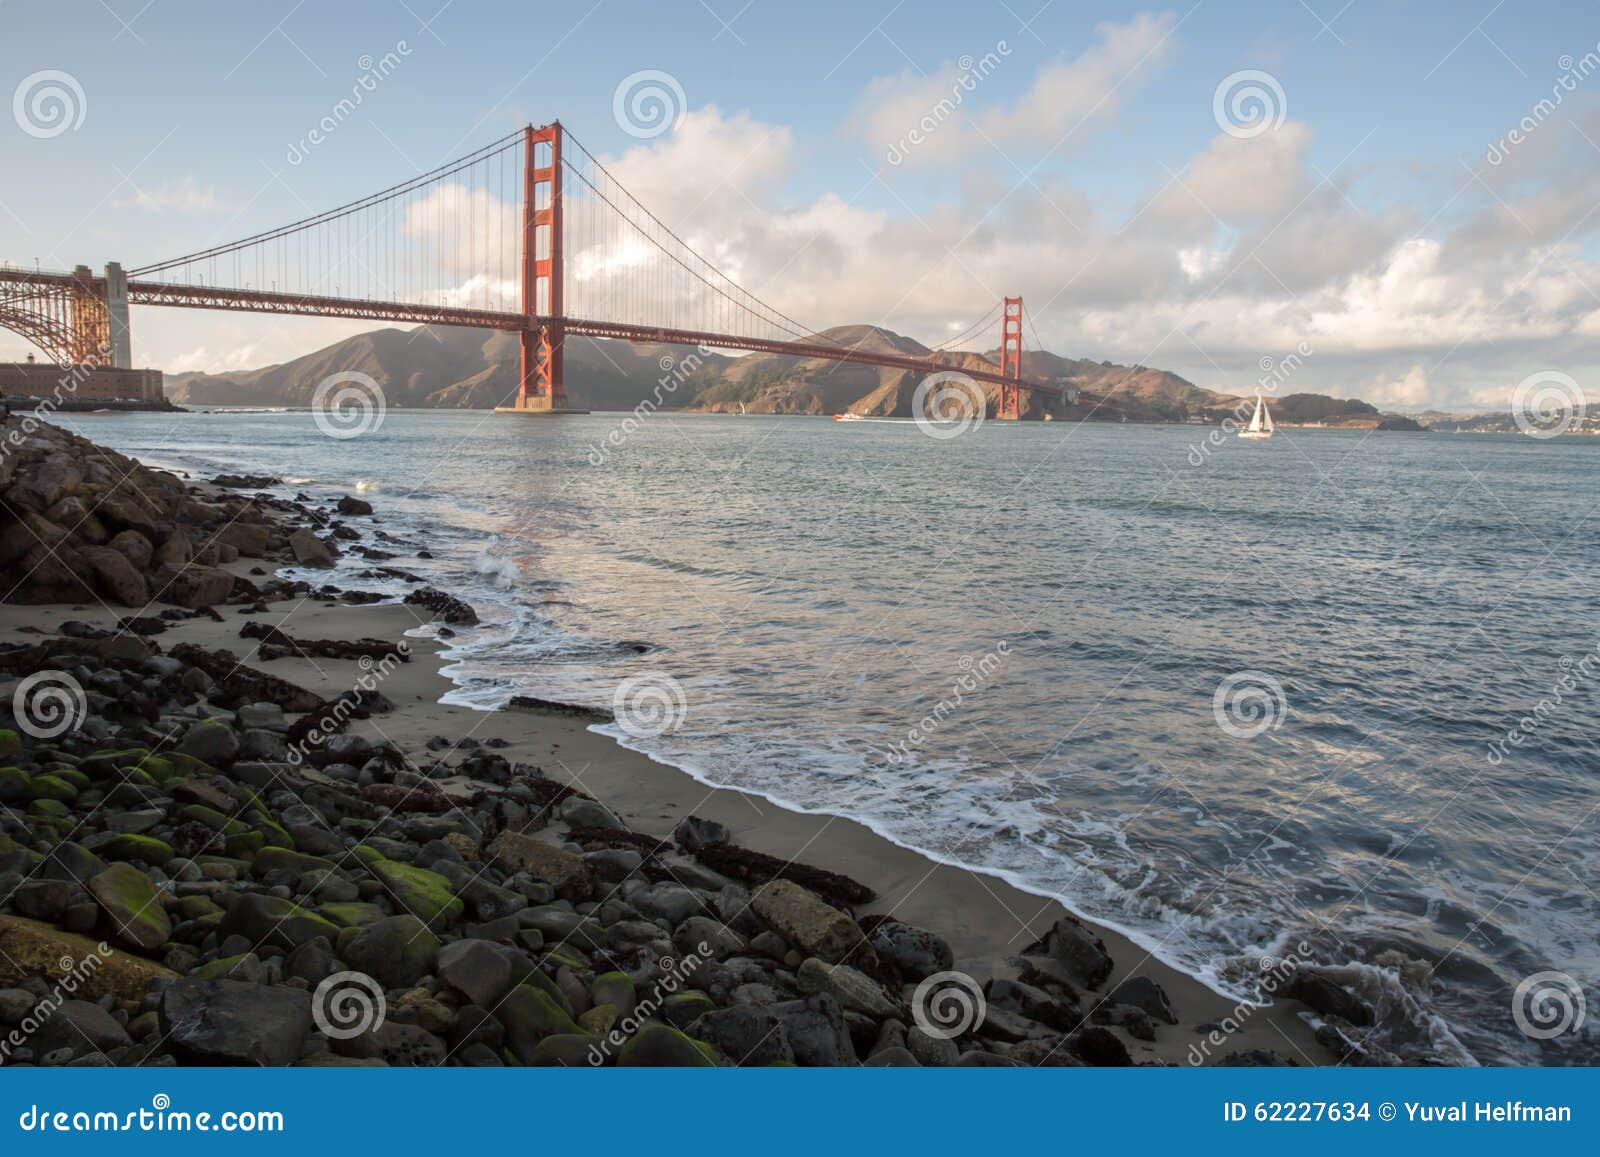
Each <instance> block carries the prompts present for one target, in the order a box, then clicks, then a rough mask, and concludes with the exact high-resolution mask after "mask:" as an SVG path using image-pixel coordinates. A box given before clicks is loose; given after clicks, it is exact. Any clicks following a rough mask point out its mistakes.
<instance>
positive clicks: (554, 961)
mask: <svg viewBox="0 0 1600 1157" xmlns="http://www.w3.org/2000/svg"><path fill="white" fill-rule="evenodd" d="M543 963H544V964H546V965H548V966H549V967H551V968H560V967H561V966H562V965H565V966H566V967H568V968H573V969H577V970H578V971H580V972H582V971H584V970H586V969H587V968H588V967H589V958H588V957H587V956H585V955H584V954H583V953H582V952H579V951H578V950H577V949H576V948H574V947H573V946H572V945H570V944H557V945H556V946H555V947H554V948H552V949H550V951H548V952H546V953H545V954H544V961H543Z"/></svg>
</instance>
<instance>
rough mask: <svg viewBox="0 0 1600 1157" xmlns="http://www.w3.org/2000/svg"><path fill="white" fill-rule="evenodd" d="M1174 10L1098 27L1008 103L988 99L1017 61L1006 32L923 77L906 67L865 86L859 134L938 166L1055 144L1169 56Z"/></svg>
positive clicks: (889, 153) (880, 147)
mask: <svg viewBox="0 0 1600 1157" xmlns="http://www.w3.org/2000/svg"><path fill="white" fill-rule="evenodd" d="M1175 23H1176V20H1175V17H1174V16H1173V15H1172V14H1170V13H1164V14H1161V15H1152V14H1150V13H1140V14H1139V15H1136V16H1134V17H1133V19H1131V20H1130V21H1128V22H1127V23H1126V24H1113V23H1109V22H1108V23H1104V24H1101V25H1099V26H1098V28H1097V29H1096V30H1095V31H1096V37H1097V39H1096V40H1095V42H1094V43H1093V44H1092V45H1090V46H1089V47H1088V48H1086V49H1084V50H1083V51H1082V52H1081V53H1080V54H1078V55H1077V56H1064V57H1062V58H1060V59H1058V60H1055V61H1052V62H1050V63H1049V64H1046V65H1045V66H1044V67H1042V68H1040V69H1039V70H1038V72H1036V73H1035V74H1034V77H1033V82H1032V84H1031V85H1030V86H1029V87H1028V89H1027V91H1026V92H1025V93H1023V95H1022V96H1020V97H1019V98H1017V99H1016V100H1015V101H1014V102H1012V103H1010V104H1001V103H998V102H996V101H993V100H986V96H987V93H988V91H989V90H990V88H991V86H994V85H995V83H996V82H995V80H994V77H995V74H996V73H998V72H1000V71H1002V70H1005V69H1009V68H1015V67H1019V66H1018V65H1017V64H1014V63H1012V62H1013V61H1015V60H1017V59H1019V58H1018V57H1016V56H1015V49H1014V47H1013V46H1012V45H1011V44H1010V43H1008V42H1007V41H1005V40H1000V41H997V42H996V43H995V44H994V46H993V47H989V48H982V47H980V48H979V49H975V50H974V52H973V53H971V54H969V55H968V56H964V57H962V58H960V59H958V60H955V61H946V62H944V63H943V64H941V65H940V66H939V67H938V68H936V69H934V70H933V71H932V72H930V73H927V74H926V75H924V74H920V73H918V72H915V71H912V70H909V69H908V70H906V71H903V72H901V73H899V74H898V75H896V76H886V77H878V78H876V79H875V80H873V81H872V83H871V84H870V85H868V87H867V90H866V92H865V93H864V94H863V95H862V98H861V100H860V101H859V103H858V104H857V106H856V110H855V112H854V114H853V116H852V124H853V127H854V129H855V132H856V133H857V135H858V136H860V137H861V138H862V139H863V140H865V141H866V142H867V143H868V144H869V145H870V146H871V147H872V148H873V150H874V151H875V152H876V153H877V155H878V156H879V157H880V158H883V159H887V160H888V161H889V163H891V164H894V165H899V164H902V163H910V164H924V165H925V164H933V163H937V162H942V161H947V160H950V159H951V158H954V157H958V156H962V155H974V154H976V155H982V156H985V157H988V156H992V155H993V150H994V149H995V148H996V147H1000V148H1003V149H1013V148H1015V149H1028V150H1039V149H1043V150H1047V151H1050V152H1055V151H1057V150H1061V149H1067V148H1071V147H1073V146H1075V145H1079V144H1082V143H1084V142H1085V141H1086V139H1087V138H1088V137H1089V136H1090V135H1091V133H1092V132H1093V131H1094V130H1096V129H1098V128H1101V127H1103V126H1104V125H1105V124H1106V123H1108V122H1109V121H1110V120H1111V119H1112V118H1113V117H1114V116H1115V114H1116V113H1117V112H1118V111H1119V110H1120V109H1121V108H1122V106H1123V105H1124V103H1126V101H1127V100H1128V98H1129V97H1130V96H1132V95H1133V94H1134V93H1135V92H1137V91H1138V90H1139V88H1140V86H1141V84H1142V82H1143V81H1144V79H1145V78H1147V77H1148V76H1150V75H1152V74H1153V73H1154V72H1155V71H1157V70H1158V69H1159V67H1160V65H1161V64H1162V63H1163V62H1164V61H1165V59H1166V56H1167V53H1168V50H1169V48H1170V43H1171V35H1172V30H1173V27H1174V25H1175Z"/></svg>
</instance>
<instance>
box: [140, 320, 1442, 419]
mask: <svg viewBox="0 0 1600 1157" xmlns="http://www.w3.org/2000/svg"><path fill="white" fill-rule="evenodd" d="M817 336H818V338H819V339H820V340H822V341H824V342H827V343H830V344H836V345H839V346H841V347H845V348H851V349H862V350H872V351H878V352H883V353H895V354H901V355H905V356H912V357H932V358H934V359H935V360H936V362H937V364H940V365H943V366H948V367H949V368H950V369H954V370H974V369H983V370H987V371H989V372H998V370H999V367H1000V354H999V351H998V350H994V351H989V352H982V353H980V352H973V351H953V352H938V353H936V352H935V351H932V350H930V349H929V348H928V347H927V346H924V345H923V344H922V343H920V342H918V341H916V340H915V339H913V338H909V337H905V336H903V335H901V334H897V333H894V332H892V331H890V330H886V329H882V328H880V327H877V326H870V325H849V326H839V327H836V328H834V329H829V330H824V331H822V333H821V334H819V335H817ZM1024 358H1025V360H1024V369H1025V371H1026V373H1027V374H1028V376H1029V377H1034V378H1042V379H1044V380H1047V381H1051V382H1055V383H1059V384H1061V385H1063V386H1070V387H1074V388H1076V389H1077V390H1078V391H1079V393H1080V397H1079V401H1078V403H1077V404H1076V405H1073V404H1068V403H1065V402H1061V401H1059V400H1057V399H1054V398H1049V397H1045V396H1038V395H1034V394H1031V393H1029V394H1024V395H1023V405H1024V410H1023V417H1025V418H1033V419H1047V420H1048V419H1054V420H1076V419H1080V418H1089V419H1092V420H1097V421H1111V422H1120V421H1123V420H1126V421H1130V422H1184V421H1188V420H1191V419H1200V420H1204V421H1208V422H1221V421H1222V420H1223V419H1225V418H1226V417H1228V416H1229V415H1231V414H1233V413H1235V411H1236V410H1238V408H1239V406H1240V405H1241V398H1240V397H1239V396H1238V395H1234V394H1224V393H1218V392H1217V391H1215V390H1208V389H1204V388H1202V387H1200V386H1196V385H1195V384H1193V383H1192V382H1189V381H1186V380H1184V379H1183V378H1180V377H1178V376H1177V375H1176V374H1172V373H1168V372H1167V371H1165V370H1158V369H1153V368H1151V367H1149V366H1140V365H1135V366H1120V365H1116V364H1114V363H1112V362H1096V361H1088V360H1081V359H1073V358H1065V357H1061V356H1059V355H1057V354H1053V353H1050V352H1048V351H1042V350H1030V351H1028V352H1027V353H1026V354H1025V355H1024ZM517 366H518V354H517V341H516V338H515V337H514V336H513V335H512V334H509V333H503V332H498V331H484V330H476V329H459V328H454V327H450V326H419V327H417V328H415V329H409V330H405V329H393V328H391V329H380V330H373V331H371V332H368V333H363V334H358V335H357V336H355V337H352V338H347V339H345V340H344V341H341V342H336V343H334V344H333V345H330V346H327V347H326V348H324V349H320V350H317V351H316V352H314V353H310V354H306V355H305V356H304V357H299V358H296V359H294V360H293V361H289V362H283V363H281V364H278V365H272V366H265V367H263V368H261V369H258V370H250V371H245V372H234V373H225V374H173V375H171V376H169V377H168V379H167V396H168V397H169V398H170V399H171V400H173V401H175V402H179V403H183V404H187V405H197V406H306V405H310V403H311V398H312V395H313V394H314V393H315V391H316V388H317V385H318V384H319V383H320V382H322V381H323V380H324V379H325V378H327V377H329V376H330V375H332V374H336V373H341V372H352V371H353V372H358V373H364V374H370V375H371V376H372V377H373V378H374V379H376V380H377V381H379V382H380V383H382V384H383V387H384V391H385V395H386V397H387V398H388V402H389V404H390V405H391V406H402V407H422V408H430V407H431V408H448V409H488V408H490V407H493V406H497V405H503V404H504V403H505V402H506V400H507V399H509V398H510V397H511V396H512V395H514V394H515V393H516V388H517ZM920 380H921V375H919V374H916V373H913V372H911V371H908V370H899V369H893V368H889V367H884V366H870V365H860V364H857V363H854V362H838V361H832V360H829V359H826V358H799V357H794V356H792V355H786V354H749V355H746V356H742V357H741V356H729V355H724V354H720V353H715V352H710V353H701V352H699V351H696V350H694V349H692V348H688V347H683V346H673V345H665V344H661V343H658V342H627V341H614V340H606V339H596V338H585V337H570V338H568V339H567V393H568V396H569V397H570V398H571V400H572V404H573V405H575V406H578V407H582V408H586V409H593V410H631V409H633V408H634V407H635V406H637V405H638V404H639V403H640V402H641V401H643V400H644V399H646V398H651V397H653V396H654V395H656V394H657V393H661V394H663V402H662V405H663V406H664V407H665V408H671V409H689V410H702V411H713V412H736V411H738V410H740V409H741V408H742V409H743V410H745V411H747V412H749V413H756V414H837V413H843V412H844V411H846V410H850V411H853V412H855V413H858V414H862V415H865V416H877V417H909V416H910V415H911V408H912V399H913V396H914V394H915V391H916V387H917V385H918V383H919V381H920ZM983 389H984V393H985V395H986V397H987V400H988V404H989V406H990V408H991V412H992V410H993V409H994V408H995V407H997V406H998V403H999V392H1000V391H999V387H998V386H996V385H992V384H986V385H984V387H983ZM1272 409H1273V413H1274V415H1275V416H1277V418H1278V420H1279V421H1280V422H1282V423H1285V424H1290V425H1293V424H1299V423H1306V422H1315V423H1320V424H1324V425H1354V426H1383V425H1388V423H1390V422H1391V421H1399V422H1402V423H1407V424H1409V428H1413V429H1415V428H1417V427H1416V425H1415V424H1414V423H1409V420H1407V419H1394V418H1393V416H1386V415H1382V414H1380V413H1379V412H1378V411H1377V410H1376V409H1375V408H1374V407H1372V406H1370V405H1368V404H1367V403H1365V402H1361V401H1356V400H1345V399H1339V398H1329V397H1325V396H1324V395H1321V394H1290V395H1288V396H1287V397H1284V398H1279V399H1274V400H1273V401H1272ZM1393 428H1406V427H1405V426H1404V425H1401V426H1395V427H1393Z"/></svg>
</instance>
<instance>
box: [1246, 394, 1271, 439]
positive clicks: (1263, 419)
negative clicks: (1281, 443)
mask: <svg viewBox="0 0 1600 1157" xmlns="http://www.w3.org/2000/svg"><path fill="white" fill-rule="evenodd" d="M1272 430H1273V425H1272V412H1271V411H1270V410H1268V409H1267V403H1266V400H1265V399H1264V398H1262V396H1261V395H1260V394H1257V395H1256V412H1255V413H1254V414H1252V415H1250V425H1249V426H1247V427H1245V428H1244V429H1243V430H1240V431H1239V437H1241V438H1270V437H1272Z"/></svg>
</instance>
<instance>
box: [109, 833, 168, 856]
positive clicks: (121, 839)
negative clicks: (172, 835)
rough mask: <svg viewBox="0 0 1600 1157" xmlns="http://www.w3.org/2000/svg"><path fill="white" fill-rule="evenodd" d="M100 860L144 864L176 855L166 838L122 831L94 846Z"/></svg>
mask: <svg viewBox="0 0 1600 1157" xmlns="http://www.w3.org/2000/svg"><path fill="white" fill-rule="evenodd" d="M95 853H96V854H97V855H98V856H99V857H100V858H101V859H102V860H137V861H139V862H140V863H145V864H164V863H166V862H167V861H168V860H170V859H172V858H173V857H174V856H176V855H177V853H176V852H174V851H173V850H172V845H171V844H169V843H167V841H166V840H158V839H156V838H155V837H154V836H139V835H134V834H132V833H131V832H124V833H121V834H119V835H115V836H112V837H111V838H110V839H108V840H106V841H105V842H104V843H102V844H99V845H98V846H96V848H95Z"/></svg>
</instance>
